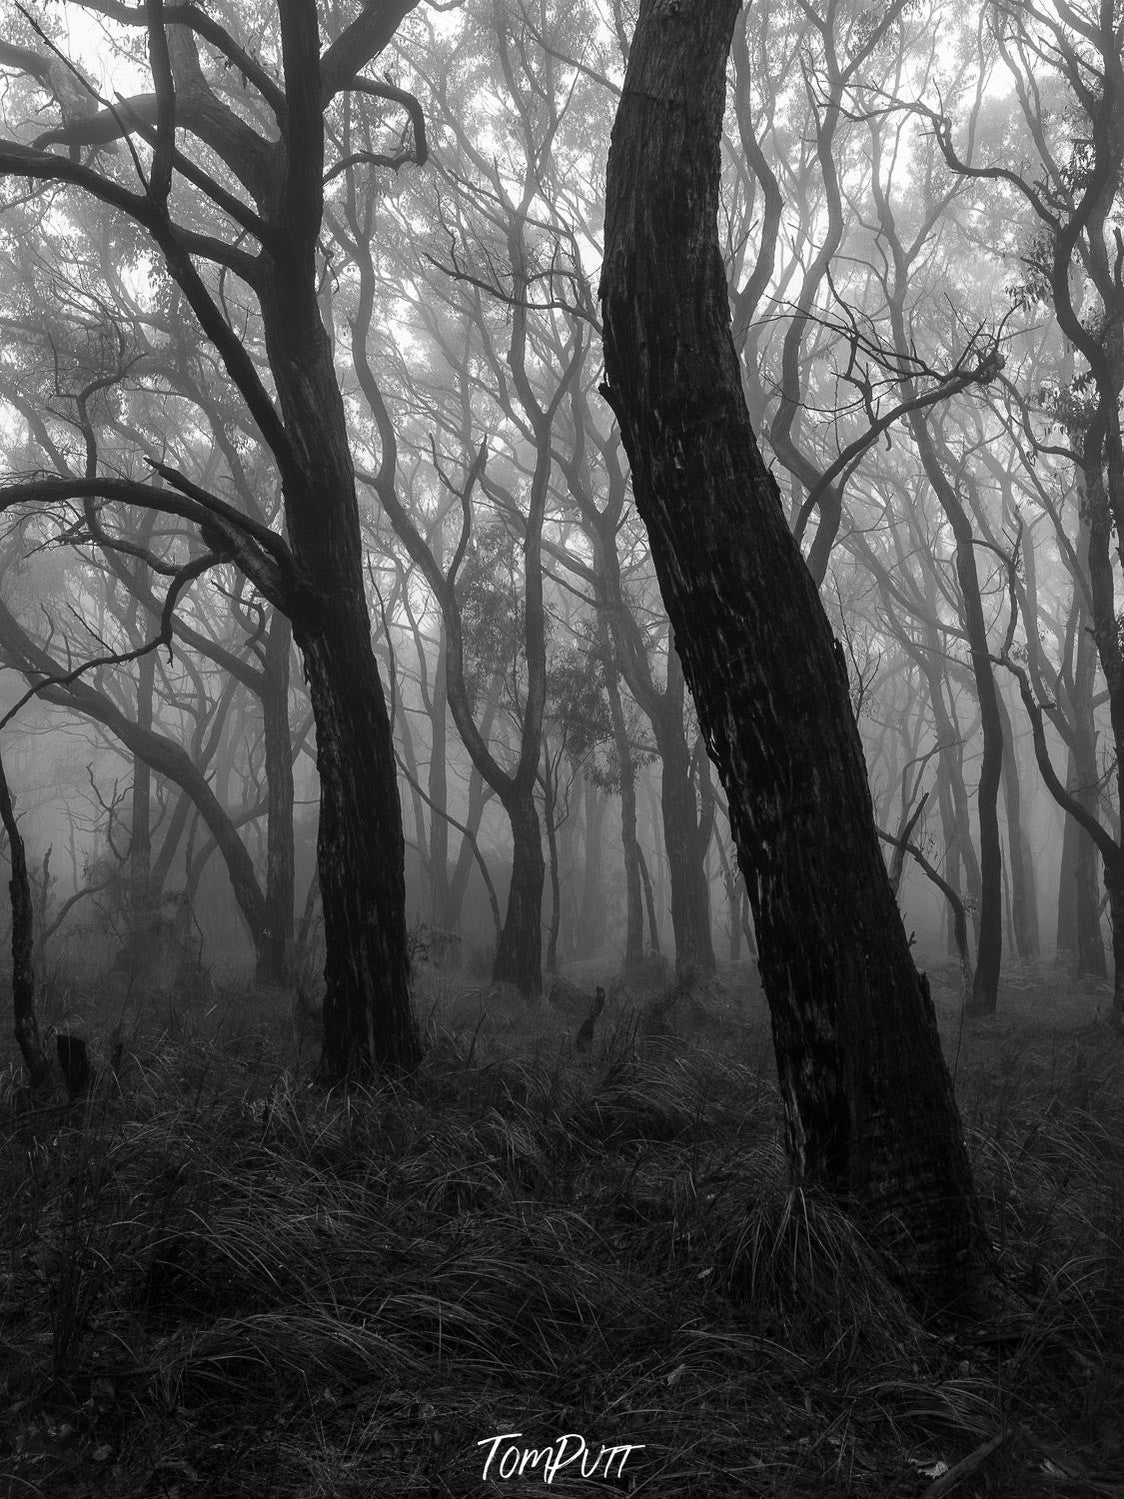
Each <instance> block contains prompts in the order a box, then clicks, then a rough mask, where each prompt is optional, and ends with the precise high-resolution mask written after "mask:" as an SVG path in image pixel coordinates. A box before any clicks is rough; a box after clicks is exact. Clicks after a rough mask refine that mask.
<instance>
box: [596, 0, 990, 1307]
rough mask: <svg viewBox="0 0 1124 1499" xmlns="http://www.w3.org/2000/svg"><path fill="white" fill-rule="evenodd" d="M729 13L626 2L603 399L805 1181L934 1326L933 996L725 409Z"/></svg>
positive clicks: (760, 483)
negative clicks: (629, 16)
mask: <svg viewBox="0 0 1124 1499" xmlns="http://www.w3.org/2000/svg"><path fill="white" fill-rule="evenodd" d="M738 10H739V0H700V3H699V4H696V5H690V6H688V5H684V4H683V3H682V0H641V6H640V16H639V20H638V22H637V27H636V35H635V38H634V41H633V45H632V50H631V53H630V55H629V63H628V71H627V75H626V78H625V86H624V92H623V95H622V98H621V103H620V106H619V110H618V114H617V120H616V125H615V127H614V130H613V141H612V149H611V151H610V155H609V167H608V181H607V188H606V205H607V214H606V243H605V260H604V271H603V276H602V283H601V297H602V301H603V304H604V326H605V364H606V371H607V375H608V379H609V387H608V391H607V394H608V397H609V400H610V402H611V404H612V406H613V409H614V411H615V412H616V414H617V416H618V419H619V421H620V424H621V430H622V435H623V438H624V442H625V446H626V449H627V451H628V456H629V459H630V461H631V465H632V475H633V486H634V490H635V494H636V502H637V506H638V508H639V510H640V514H641V516H642V517H643V519H644V521H645V524H646V526H647V529H648V535H649V539H650V543H651V548H652V555H653V558H654V560H655V564H656V569H657V573H658V576H659V581H660V586H661V590H662V593H663V597H664V602H665V604H666V606H667V610H668V614H669V616H670V618H671V621H672V624H673V626H674V629H675V632H676V638H677V640H678V643H679V648H680V652H681V654H682V657H683V665H684V669H685V671H686V674H687V679H688V682H689V684H690V686H691V689H692V692H693V694H694V699H695V706H696V709H697V711H698V715H699V721H700V724H701V725H702V728H703V731H704V733H705V734H706V737H707V742H708V744H709V746H710V748H711V752H712V755H713V758H714V760H715V762H716V764H717V766H718V769H719V771H720V774H721V776H722V781H723V784H724V786H725V789H726V795H727V798H728V802H729V808H730V816H731V823H732V826H733V832H734V836H735V839H736V842H737V848H738V855H739V859H740V862H741V866H742V870H743V872H744V874H745V877H746V882H747V885H748V887H749V890H750V893H751V899H752V903H753V912H754V917H755V921H756V926H757V939H758V944H759V948H760V969H761V977H762V982H763V984H764V988H765V993H766V995H767V997H768V1000H769V1004H770V1008H771V1011H772V1019H773V1037H774V1045H775V1049H776V1055H777V1066H778V1072H779V1077H780V1086H781V1091H782V1096H783V1099H784V1104H785V1114H786V1125H787V1143H788V1150H789V1156H790V1159H791V1162H792V1165H793V1168H794V1172H795V1174H796V1176H797V1177H798V1179H803V1180H808V1181H818V1182H820V1183H821V1184H823V1185H824V1186H825V1187H826V1188H828V1189H829V1190H831V1191H832V1192H834V1193H836V1194H838V1195H839V1196H840V1197H842V1198H843V1199H845V1200H847V1201H848V1203H849V1204H850V1206H851V1208H852V1210H853V1211H856V1212H857V1213H858V1214H860V1216H861V1217H862V1218H863V1219H864V1220H865V1222H866V1224H867V1226H868V1231H869V1232H870V1233H871V1234H872V1236H873V1237H874V1238H875V1240H876V1241H877V1242H878V1243H879V1244H880V1245H881V1246H882V1247H883V1248H884V1249H885V1250H886V1251H887V1253H888V1254H889V1255H891V1256H892V1257H893V1258H894V1260H895V1261H896V1263H897V1265H898V1267H899V1269H900V1271H901V1272H902V1273H903V1275H904V1276H905V1277H907V1278H908V1279H909V1280H911V1281H912V1284H913V1286H914V1288H915V1292H916V1294H917V1295H918V1296H919V1297H920V1298H921V1299H922V1300H924V1301H925V1302H927V1303H930V1304H932V1303H939V1302H942V1301H944V1300H945V1298H947V1297H950V1296H956V1295H958V1294H960V1293H963V1292H964V1291H966V1290H967V1289H969V1288H970V1286H971V1284H972V1282H973V1279H974V1272H975V1269H976V1263H975V1262H976V1256H977V1252H978V1251H979V1249H980V1245H981V1234H980V1227H979V1217H978V1209H977V1205H976V1198H975V1192H974V1188H973V1184H972V1177H971V1171H970V1167H969V1163H968V1157H967V1152H966V1150H965V1146H964V1140H963V1135H962V1132H961V1127H960V1120H959V1116H958V1113H957V1109H956V1104H955V1101H954V1098H953V1093H952V1086H951V1083H950V1080H949V1076H948V1072H947V1069H946V1068H945V1065H944V1060H943V1058H942V1056H941V1050H940V1042H939V1039H938V1035H937V1026H936V1017H935V1014H934V1011H933V1006H932V1002H931V1000H930V998H929V993H928V986H927V985H926V983H925V980H924V979H923V978H922V977H920V976H919V975H918V973H917V971H916V969H915V968H914V966H913V961H912V958H911V956H910V952H909V948H908V945H907V942H906V936H905V932H904V930H903V927H902V923H901V919H900V917H899V915H898V911H897V908H896V906H895V904H894V899H893V895H892V893H891V891H890V886H889V882H888V880H887V878H886V871H885V867H884V865H883V862H882V858H881V854H880V852H879V848H878V842H877V838H876V835H875V831H874V818H873V806H872V804H871V799H870V791H869V787H868V784H867V777H866V767H865V764H864V761H863V752H862V746H861V743H860V740H859V735H858V731H857V729H856V726H855V721H854V718H853V715H852V712H851V703H850V695H849V691H848V683H847V674H846V669H845V664H844V661H843V658H842V653H841V652H840V651H839V649H838V647H837V646H836V644H835V642H834V641H833V639H832V635H831V630H830V627H829V625H828V622H827V618H826V616H825V615H824V612H823V609H822V607H821V605H820V601H819V597H818V595H817V591H816V588H815V585H814V584H813V582H812V579H811V576H810V574H809V573H808V570H807V568H806V567H805V565H804V563H803V560H802V559H801V557H800V554H799V552H798V550H797V548H796V545H795V542H794V541H793V539H792V536H791V534H790V532H789V530H788V527H787V525H786V523H785V518H784V514H783V511H782V509H781V503H780V496H779V493H778V490H777V487H776V484H775V483H774V481H773V479H772V477H771V476H770V474H769V473H768V471H767V469H766V468H765V466H764V464H763V462H762V459H761V455H760V452H759V451H758V448H757V443H756V440H755V437H754V434H753V430H752V427H751V425H750V420H749V414H748V412H747V410H746V406H745V401H744V397H743V394H742V382H741V372H740V369H739V366H738V360H737V356H736V354H735V351H734V345H733V341H732V339H731V336H730V312H729V300H728V292H727V286H726V276H725V270H724V266H723V262H722V256H721V253H720V249H719V244H718V238H717V233H716V227H715V225H716V218H717V211H718V185H719V142H720V134H721V124H722V112H723V105H724V102H725V62H726V55H727V49H728V47H729V42H730V35H731V31H732V28H733V25H734V21H735V19H736V17H737V14H738Z"/></svg>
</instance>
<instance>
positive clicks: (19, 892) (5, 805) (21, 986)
mask: <svg viewBox="0 0 1124 1499" xmlns="http://www.w3.org/2000/svg"><path fill="white" fill-rule="evenodd" d="M0 821H2V822H3V824H4V831H5V832H6V833H7V835H8V851H9V854H10V857H11V865H12V874H11V878H10V880H9V881H8V894H9V895H10V896H11V901H12V1021H13V1026H12V1029H13V1031H14V1033H15V1038H16V1045H17V1046H18V1047H19V1049H20V1054H21V1056H22V1057H23V1062H24V1066H25V1067H26V1068H27V1080H28V1084H29V1086H30V1088H31V1090H32V1092H33V1093H39V1092H42V1091H43V1090H45V1089H46V1088H47V1087H48V1086H49V1084H50V1081H51V1063H50V1059H49V1057H48V1056H47V1053H46V1052H45V1051H44V1049H43V1038H42V1037H41V1036H40V1034H39V1021H38V1019H37V1018H36V1014H35V966H34V964H33V962H32V954H33V952H34V951H35V920H34V917H33V915H32V903H31V881H30V880H29V879H28V877H27V854H26V851H25V849H24V845H23V835H22V833H21V832H20V830H19V826H18V824H17V823H16V814H15V809H14V807H13V806H12V795H11V792H10V791H9V789H8V777H7V775H6V773H5V770H4V765H3V762H2V761H0Z"/></svg>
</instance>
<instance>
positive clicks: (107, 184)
mask: <svg viewBox="0 0 1124 1499" xmlns="http://www.w3.org/2000/svg"><path fill="white" fill-rule="evenodd" d="M412 5H413V0H368V3H366V4H364V5H363V7H362V8H361V10H360V12H359V14H358V15H357V16H356V17H355V19H354V20H353V21H352V22H351V24H350V25H348V26H346V27H344V29H343V30H342V31H341V32H340V34H339V35H338V36H337V37H336V38H335V40H334V41H333V42H332V43H331V45H330V46H329V47H328V48H327V49H326V51H325V52H324V53H323V55H321V45H320V26H319V18H318V14H317V6H316V5H315V4H314V3H313V0H277V8H276V9H277V24H278V36H279V49H278V53H277V65H278V70H279V76H275V74H274V72H273V71H271V69H270V68H269V67H268V66H267V65H266V64H264V63H262V62H259V61H258V60H257V59H256V58H254V57H252V56H251V55H250V53H249V52H248V51H247V50H246V49H245V48H244V47H243V46H242V45H241V44H240V43H239V42H238V41H237V39H236V38H235V37H233V36H232V35H231V34H230V33H229V32H228V31H227V30H226V29H225V27H223V26H222V25H220V24H219V23H218V22H217V21H216V20H215V19H214V18H213V17H212V16H209V15H207V14H205V13H204V12H203V11H202V10H200V9H198V8H197V7H195V6H194V5H182V6H181V5H174V6H167V7H165V5H164V4H163V0H152V3H150V4H147V5H145V6H143V7H133V6H130V5H127V4H124V3H116V0H89V3H88V5H86V6H84V7H83V8H88V9H93V10H96V11H99V12H101V13H102V14H105V15H108V16H110V17H112V18H113V19H114V20H115V21H117V22H119V23H120V24H122V25H124V26H128V27H138V28H142V29H143V31H144V33H145V36H146V39H147V43H148V53H149V63H150V70H151V75H152V88H151V91H150V92H148V93H146V94H143V95H138V96H135V97H133V98H131V99H129V100H127V101H123V102H122V103H120V104H114V105H109V106H108V107H105V108H100V107H99V108H98V109H97V110H96V111H94V112H93V113H90V114H85V115H79V116H77V117H75V116H74V114H73V113H72V115H71V116H70V117H69V118H64V123H63V124H62V126H61V127H59V128H58V129H53V130H49V131H47V132H45V133H43V134H42V135H40V136H39V137H38V138H37V139H36V141H35V142H34V143H33V144H31V145H27V144H24V143H23V142H20V141H15V140H8V141H4V142H3V143H2V144H0V173H2V174H3V175H5V176H8V177H19V178H24V179H29V180H32V181H40V182H47V183H57V184H63V185H69V186H72V187H76V188H78V189H80V190H81V191H82V192H83V193H85V194H88V195H89V196H90V197H92V198H93V199H95V200H96V201H97V202H99V203H100V204H103V205H105V206H107V207H108V208H110V209H112V210H114V211H115V212H116V213H117V214H119V215H124V216H125V217H126V218H127V219H129V220H131V221H132V223H134V224H135V225H137V226H139V227H140V229H142V230H143V231H144V232H145V234H146V235H147V236H148V238H149V240H150V242H151V244H152V246H154V247H155V249H156V250H157V251H158V252H159V256H160V257H161V260H162V263H163V266H164V268H165V269H166V271H167V274H168V276H169V277H170V279H171V281H172V282H173V283H174V284H175V287H176V288H177V289H178V293H179V295H180V296H181V297H182V301H183V304H184V311H185V312H186V310H187V309H190V311H191V313H192V314H194V317H195V319H196V321H197V323H198V325H199V327H200V328H201V330H202V333H203V335H204V337H205V338H206V339H208V340H209V341H210V342H211V343H212V344H213V345H214V347H215V349H216V350H217V352H218V354H219V356H220V358H221V361H222V364H223V366H224V368H225V371H226V374H227V376H228V377H229V379H230V381H231V383H232V384H233V386H234V388H235V389H236V390H237V392H238V393H239V395H240V397H241V399H242V401H243V402H244V403H245V406H246V408H247V410H248V413H249V416H250V419H251V420H252V422H253V424H254V425H255V426H256V429H257V434H258V438H259V441H260V442H261V443H262V445H263V446H264V448H265V449H266V450H267V452H268V453H269V455H270V457H271V460H272V462H273V464H274V465H275V466H276V472H277V474H278V476H279V478H280V484H281V490H282V495H283V502H284V520H285V527H286V531H287V537H282V535H280V534H278V533H277V532H276V531H273V530H271V529H269V528H268V527H266V526H264V525H262V524H261V523H259V522H256V521H255V520H254V519H253V518H252V517H248V516H247V515H246V514H244V513H243V512H242V511H241V510H239V509H238V508H237V507H236V506H234V505H232V504H229V503H227V502H226V501H225V500H223V499H222V498H221V497H220V496H218V495H216V494H215V493H213V492H212V491H211V490H210V489H208V488H207V487H206V486H205V485H204V484H203V483H201V482H200V481H199V480H198V479H196V478H193V477H192V476H191V475H188V474H184V473H180V472H178V471H177V470H174V469H171V468H169V467H168V466H167V465H166V464H164V463H162V462H160V461H159V460H158V459H154V460H153V466H154V467H155V468H156V470H157V471H158V472H159V473H160V474H161V476H162V478H163V479H164V481H165V484H166V486H167V487H166V488H165V489H159V488H157V487H156V486H155V485H152V484H145V483H140V482H137V481H134V480H123V479H112V480H111V479H106V478H105V477H103V476H100V475H95V476H93V477H86V476H84V477H82V478H81V479H59V478H47V479H40V480H35V481H29V482H26V483H19V484H11V485H8V486H5V487H4V489H3V492H2V493H0V505H2V506H3V507H4V508H5V509H10V508H11V507H12V506H13V505H17V504H34V505H40V506H43V505H55V504H59V503H61V502H65V501H68V500H74V499H86V498H95V499H103V500H111V501H117V502H119V503H121V504H123V505H126V506H140V507H144V508H150V509H154V510H156V511H159V512H163V513H164V514H171V515H175V516H178V517H179V518H180V519H181V520H184V521H186V522H188V523H189V524H190V525H192V526H193V527H196V528H198V532H199V534H200V535H201V536H202V537H203V539H204V541H205V542H206V544H207V549H208V556H210V557H213V558H216V559H218V558H223V559H233V560H234V561H236V562H237V563H238V565H239V566H240V567H241V568H242V570H243V571H244V572H245V573H246V574H247V576H248V577H249V578H250V580H251V581H252V583H253V584H254V586H255V587H256V588H257V590H258V592H259V593H260V594H261V595H262V596H263V597H264V598H265V599H267V600H268V601H269V602H270V603H273V604H274V605H275V606H276V607H277V608H279V609H280V610H281V611H282V612H283V613H285V614H286V615H287V616H288V618H289V619H290V620H291V621H292V625H293V634H294V639H295V640H296V643H297V645H298V646H299V648H300V650H301V653H302V655H303V658H304V668H305V674H306V678H307V681H308V686H309V691H310V695H311V699H312V707H313V712H314V714H315V721H316V736H317V763H318V768H319V772H320V831H319V841H318V868H319V880H320V893H321V900H322V904H323V912H324V928H325V941H326V949H327V957H326V966H325V979H326V984H327V990H326V995H325V1002H324V1035H325V1049H324V1058H323V1065H324V1071H325V1073H326V1075H327V1076H329V1077H333V1078H342V1077H347V1076H354V1075H361V1074H364V1073H366V1072H369V1071H370V1070H371V1069H372V1068H375V1067H395V1066H409V1065H411V1064H413V1063H414V1062H415V1061H416V1060H417V1058H418V1055H419V1046H420V1043H419V1039H418V1034H417V1030H416V1026H415V1022H414V1019H413V1016H412V1013H411V1009H410V998H409V990H408V964H407V951H406V930H405V888H404V877H403V833H402V818H401V808H400V806H399V801H398V791H397V783H396V775H395V762H394V748H393V741H392V736H391V726H390V722H389V718H388V714H387V709H386V702H385V698H384V694H383V689H382V684H381V682H380V679H379V672H378V668H377V665H376V662H375V658H374V655H373V653H372V650H371V642H370V633H371V631H370V618H369V614H368V609H367V602H366V597H365V593H364V576H363V566H362V561H363V559H362V547H361V537H360V527H359V514H358V504H357V500H356V491H355V475H354V469H353V465H352V457H351V450H350V444H349V439H348V432H347V427H346V423H345V417H344V406H343V401H342V399H341V396H340V390H339V386H338V384H337V381H336V375H335V370H334V367H333V360H332V346H331V341H330V339H329V337H328V335H327V332H326V330H325V328H324V325H323V322H322V318H321V313H320V305H319V300H318V295H317V293H318V284H317V267H318V239H319V235H320V230H321V221H322V217H323V207H324V181H325V177H326V176H331V175H332V174H333V173H335V174H338V173H341V172H345V171H346V170H348V169H349V167H350V165H351V164H350V163H348V162H346V161H344V162H342V163H336V164H335V166H329V165H328V164H327V163H326V162H325V122H326V116H327V115H328V114H329V113H330V112H331V111H332V110H333V108H335V101H336V100H337V99H339V98H340V97H341V96H344V95H347V96H350V97H351V99H353V100H354V101H355V105H356V107H359V105H360V101H361V100H362V99H363V98H364V97H374V98H375V99H379V100H387V99H388V98H390V99H392V100H393V101H394V102H396V103H398V104H401V105H402V106H403V107H404V108H405V110H406V112H407V115H408V117H409V118H410V120H411V122H412V127H413V130H414V133H415V134H414V148H413V149H411V150H410V151H408V152H407V157H408V158H409V159H413V160H419V161H420V160H423V159H424V156H425V140H424V127H423V123H422V118H421V111H420V109H418V108H417V107H416V104H415V102H414V101H412V100H410V99H409V98H403V97H402V96H401V95H400V94H398V93H390V94H388V89H387V86H385V85H383V84H380V83H378V82H376V81H374V80H371V79H367V78H364V77H362V76H360V75H361V70H362V69H363V68H364V67H365V66H366V65H367V64H368V63H369V62H370V61H372V60H373V59H374V58H375V57H376V56H378V54H379V52H380V51H382V49H383V48H384V47H385V46H386V45H387V43H388V42H389V41H390V39H391V37H392V36H393V34H394V32H395V30H396V28H397V26H398V25H399V23H400V22H401V20H402V18H403V17H404V16H405V15H406V14H407V13H408V11H409V10H410V9H411V8H412ZM200 42H205V43H206V45H207V47H208V48H209V49H210V53H209V56H210V58H211V61H210V62H209V63H208V67H209V69H210V73H211V76H208V71H207V70H206V69H205V68H204V65H203V62H202V60H201V57H200V47H199V44H200ZM50 51H51V48H50V47H49V46H48V45H47V44H46V42H44V44H43V49H42V54H41V55H43V56H44V57H45V56H46V54H47V53H48V52H50ZM56 56H57V54H56ZM223 69H232V70H234V71H235V72H236V73H237V74H238V76H239V77H240V78H241V80H242V81H243V83H244V85H245V95H246V96H248V97H249V98H250V99H251V100H252V103H251V104H249V105H248V106H244V107H243V109H242V110H241V111H240V110H238V109H235V108H234V107H232V105H231V104H230V103H228V102H227V101H226V100H225V99H224V98H223V97H222V94H221V90H222V88H223V87H224V86H225V85H224V84H223V83H222V82H221V81H218V79H217V75H218V74H221V71H222V70H223ZM43 76H46V74H43ZM68 77H70V78H71V79H72V80H73V81H75V82H76V83H79V84H81V78H80V75H79V74H78V73H77V70H70V72H69V73H68ZM212 78H214V79H215V80H216V81H214V82H213V81H212ZM82 88H83V89H84V90H85V91H86V92H88V88H86V86H85V85H82ZM247 113H249V114H251V115H252V117H253V118H254V119H255V120H258V121H260V128H255V126H254V125H251V124H250V123H248V122H247V119H246V118H245V116H246V114H247ZM181 132H189V133H190V134H191V135H192V136H194V137H195V139H196V140H197V141H198V142H200V143H201V144H202V146H203V147H205V148H206V152H205V155H204V160H205V161H207V163H208V165H207V166H203V165H200V164H199V161H197V160H195V159H194V153H192V152H189V151H187V150H184V149H182V148H181V146H180V144H179V140H180V135H181ZM120 139H125V140H126V141H127V143H128V151H127V152H125V153H122V152H120V151H118V153H117V155H116V156H115V157H114V158H113V160H112V161H111V162H108V163H107V162H106V159H105V158H103V159H102V165H101V166H100V167H99V169H97V170H95V169H94V167H93V166H91V165H84V164H82V163H81V162H78V161H74V160H72V159H70V157H68V156H62V155H58V154H56V153H54V152H52V151H51V150H50V149H49V147H50V146H51V145H53V144H56V143H57V144H62V145H65V146H67V147H68V148H72V147H81V146H84V145H96V146H99V147H102V146H105V145H106V144H107V143H109V142H111V141H116V140H120ZM142 143H144V144H146V145H147V146H148V147H149V148H150V155H149V156H148V164H147V167H146V166H144V165H143V164H142V160H141V154H142V149H143V145H142ZM75 154H77V153H75ZM383 159H384V160H387V161H389V158H383ZM125 162H131V163H132V167H133V169H134V170H135V172H136V174H137V176H138V178H139V181H140V190H139V191H137V190H134V189H132V188H130V187H128V186H127V185H126V184H125V181H124V180H123V174H124V172H125V170H126V167H125V165H124V163H125ZM390 164H391V165H393V164H394V163H393V162H391V163H390ZM173 186H174V188H175V195H174V196H175V202H176V204H177V206H179V205H180V204H181V202H182V201H183V200H185V199H186V200H187V201H190V202H191V203H192V206H193V215H192V221H193V222H196V221H198V219H199V218H202V219H203V220H204V222H205V223H206V226H207V227H206V229H199V228H195V227H189V225H188V224H187V223H185V222H184V219H183V212H182V208H181V211H180V216H179V217H178V218H173V215H172V207H171V205H172V201H173ZM212 227H213V229H214V232H210V231H211V229H212ZM216 273H217V274H216ZM228 288H236V289H237V290H236V291H235V290H232V289H228ZM247 293H248V294H249V295H248V297H247V296H246V294H247ZM243 301H245V305H242V304H243ZM244 318H245V319H249V320H256V319H260V330H261V337H262V340H263V343H264V349H265V357H266V361H267V364H268V371H269V375H270V377H271V380H272V387H273V388H272V390H271V389H270V388H269V387H268V385H267V383H266V381H265V380H264V379H263V376H262V373H261V372H260V371H259V367H258V364H257V362H256V361H255V359H254V357H253V356H252V354H251V352H250V351H249V349H248V348H247V347H246V344H245V342H244V340H243V337H242V336H241V330H240V327H239V326H238V325H239V324H240V323H241V322H242V321H243V319H244ZM192 566H193V567H197V566H198V563H193V564H192ZM177 576H179V575H177ZM173 586H174V584H173Z"/></svg>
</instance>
